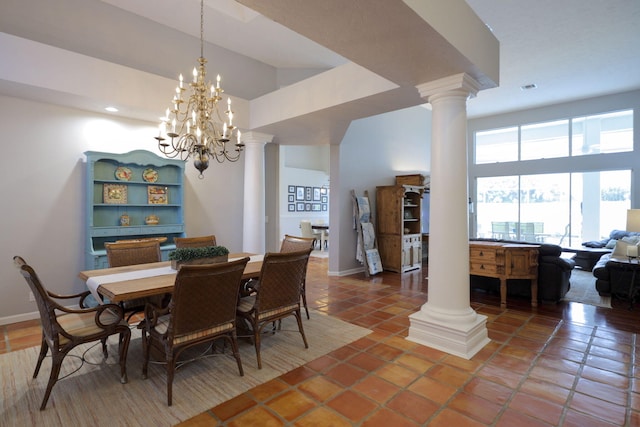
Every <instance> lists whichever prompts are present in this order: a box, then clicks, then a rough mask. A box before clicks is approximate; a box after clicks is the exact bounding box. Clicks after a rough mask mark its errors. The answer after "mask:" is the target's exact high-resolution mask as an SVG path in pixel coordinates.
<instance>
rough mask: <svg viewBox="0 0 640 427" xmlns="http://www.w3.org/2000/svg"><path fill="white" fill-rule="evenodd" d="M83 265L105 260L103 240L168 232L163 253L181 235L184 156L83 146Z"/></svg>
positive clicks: (161, 235) (91, 266)
mask: <svg viewBox="0 0 640 427" xmlns="http://www.w3.org/2000/svg"><path fill="white" fill-rule="evenodd" d="M85 156H86V158H87V160H86V168H87V175H86V213H87V215H86V221H87V227H86V238H87V240H86V242H87V243H86V251H85V268H86V269H89V270H92V269H97V268H105V267H107V266H108V263H107V255H106V251H105V249H104V244H105V242H115V241H117V240H129V239H145V238H166V240H165V239H162V240H165V241H163V242H162V243H161V246H160V248H161V252H162V258H163V259H165V260H166V259H167V257H168V253H169V252H170V251H172V250H173V249H175V244H174V243H173V238H174V237H184V235H185V234H184V209H183V202H184V190H183V184H184V162H182V161H181V160H171V159H164V158H162V157H159V156H157V155H155V154H153V153H151V152H149V151H145V150H136V151H131V152H129V153H124V154H113V153H102V152H96V151H87V152H85Z"/></svg>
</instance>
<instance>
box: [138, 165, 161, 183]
mask: <svg viewBox="0 0 640 427" xmlns="http://www.w3.org/2000/svg"><path fill="white" fill-rule="evenodd" d="M142 179H144V180H145V181H147V182H156V181H157V180H158V171H157V170H155V169H152V168H147V169H145V170H144V171H143V172H142Z"/></svg>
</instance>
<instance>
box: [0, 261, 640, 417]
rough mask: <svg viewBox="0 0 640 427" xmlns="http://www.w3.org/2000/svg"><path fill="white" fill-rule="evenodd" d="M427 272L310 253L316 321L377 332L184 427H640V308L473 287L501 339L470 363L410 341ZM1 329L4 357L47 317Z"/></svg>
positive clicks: (34, 339)
mask: <svg viewBox="0 0 640 427" xmlns="http://www.w3.org/2000/svg"><path fill="white" fill-rule="evenodd" d="M426 268H427V266H426V265H425V268H424V269H423V270H422V271H421V272H413V273H408V274H404V275H399V274H395V273H386V272H385V273H383V274H381V275H377V276H374V277H371V278H366V277H365V276H364V275H363V274H359V275H353V276H348V277H327V274H326V270H327V260H326V259H321V258H311V260H310V264H309V274H308V280H307V298H308V301H309V304H310V305H311V306H312V308H313V309H312V311H311V316H312V317H311V320H305V321H313V313H314V310H319V311H323V312H326V313H328V314H330V315H333V316H336V317H338V318H340V319H343V320H345V321H348V322H352V323H355V324H358V325H361V326H364V327H367V328H369V329H371V330H372V333H371V334H370V335H368V336H366V337H364V338H362V339H360V340H358V341H355V342H353V343H351V344H349V345H347V346H344V347H342V348H340V349H338V350H336V351H334V352H332V353H329V354H327V355H325V356H323V357H321V358H319V359H316V360H314V361H312V362H310V363H308V364H306V365H304V366H301V367H300V368H297V369H295V370H293V371H291V372H289V373H287V374H284V375H282V376H281V377H279V378H276V379H274V380H271V381H269V382H267V383H265V384H262V385H260V386H258V387H256V388H254V389H252V390H250V391H248V392H246V393H244V394H242V395H240V396H238V397H236V398H234V399H231V400H229V401H227V402H225V403H222V404H220V405H218V406H216V407H213V408H211V409H210V410H209V411H206V412H204V413H202V414H199V415H197V416H195V417H193V418H191V419H189V420H186V421H184V422H183V423H181V424H180V426H183V427H196V426H215V425H224V426H288V425H289V426H300V427H302V426H384V427H388V426H393V427H400V426H421V425H429V426H509V427H511V426H580V427H586V426H628V427H630V426H640V342H637V340H638V338H637V332H638V330H639V328H638V325H640V323H639V322H640V307H639V308H636V309H634V310H632V311H629V310H628V309H627V307H628V304H627V303H626V302H622V301H621V302H617V301H615V300H614V304H613V306H614V308H613V309H603V308H597V307H592V306H586V305H582V304H576V303H566V302H562V303H559V304H544V305H542V306H541V307H538V308H537V309H534V308H531V307H530V306H529V305H528V301H526V300H514V299H510V300H509V301H508V302H509V308H508V309H505V310H503V309H500V307H499V298H498V296H497V295H491V294H484V293H480V292H478V293H476V292H472V307H473V308H474V309H475V310H477V311H478V312H479V313H481V314H484V315H486V316H487V317H488V323H487V327H488V330H489V337H490V338H491V339H492V342H491V343H490V344H489V345H487V346H486V347H485V348H483V349H482V350H481V351H480V352H479V353H478V354H477V355H475V356H474V357H473V358H472V359H471V360H465V359H461V358H459V357H455V356H451V355H448V354H445V353H443V352H440V351H437V350H434V349H430V348H427V347H423V346H420V345H417V344H415V343H412V342H410V341H407V340H405V339H404V338H405V337H406V335H407V331H408V327H409V320H408V317H407V316H408V315H409V314H411V313H413V312H414V311H416V310H417V309H419V307H420V306H421V305H422V304H423V303H424V302H425V301H426V289H427V280H425V276H426V275H427V274H426ZM0 333H2V334H3V336H4V340H2V341H0V353H3V352H8V351H14V350H18V349H20V348H24V347H28V346H33V345H38V344H39V342H40V335H39V334H40V331H39V326H38V322H37V321H30V322H22V323H20V324H13V325H7V326H3V327H0Z"/></svg>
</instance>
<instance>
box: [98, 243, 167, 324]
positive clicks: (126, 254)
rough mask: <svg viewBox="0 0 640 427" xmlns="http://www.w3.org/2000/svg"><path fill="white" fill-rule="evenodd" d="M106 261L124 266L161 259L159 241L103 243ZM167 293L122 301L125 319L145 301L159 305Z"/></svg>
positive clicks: (139, 308)
mask: <svg viewBox="0 0 640 427" xmlns="http://www.w3.org/2000/svg"><path fill="white" fill-rule="evenodd" d="M104 248H105V249H106V251H107V261H108V263H109V267H124V266H127V265H136V264H148V263H152V262H160V261H162V254H161V252H160V242H159V241H158V240H155V239H153V240H151V239H150V240H133V241H128V242H114V243H105V244H104ZM168 298H169V295H164V296H156V297H149V298H138V299H134V300H129V301H124V302H123V303H122V307H123V308H124V309H125V310H126V311H127V312H129V315H128V317H127V320H130V319H131V317H132V316H133V315H135V314H136V313H139V312H140V311H142V310H143V309H144V305H145V304H146V303H147V302H153V303H155V304H158V305H161V304H162V302H161V301H162V300H163V299H164V300H165V301H167V300H168Z"/></svg>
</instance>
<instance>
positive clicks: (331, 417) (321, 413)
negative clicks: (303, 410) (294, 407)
mask: <svg viewBox="0 0 640 427" xmlns="http://www.w3.org/2000/svg"><path fill="white" fill-rule="evenodd" d="M294 425H295V426H296V427H320V426H332V427H351V426H352V425H353V424H351V422H350V421H349V420H347V419H346V418H344V417H343V416H342V415H340V414H338V413H336V412H334V411H332V410H330V409H327V408H325V407H323V406H321V407H318V408H316V409H314V410H312V411H310V412H309V413H307V414H305V415H304V416H303V417H302V418H300V419H299V420H297V421H296V422H295V424H294Z"/></svg>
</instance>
